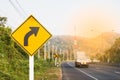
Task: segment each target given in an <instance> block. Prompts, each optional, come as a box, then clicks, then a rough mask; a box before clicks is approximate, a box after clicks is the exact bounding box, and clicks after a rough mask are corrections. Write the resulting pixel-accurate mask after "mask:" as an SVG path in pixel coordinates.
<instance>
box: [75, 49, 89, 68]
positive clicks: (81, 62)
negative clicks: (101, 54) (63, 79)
mask: <svg viewBox="0 0 120 80" xmlns="http://www.w3.org/2000/svg"><path fill="white" fill-rule="evenodd" d="M75 56H76V57H75V67H86V68H88V67H89V58H88V57H87V56H86V55H85V52H83V51H77V52H76V55H75Z"/></svg>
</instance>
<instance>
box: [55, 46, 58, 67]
mask: <svg viewBox="0 0 120 80" xmlns="http://www.w3.org/2000/svg"><path fill="white" fill-rule="evenodd" d="M57 54H58V53H57V46H56V47H55V55H57ZM55 66H57V57H55Z"/></svg>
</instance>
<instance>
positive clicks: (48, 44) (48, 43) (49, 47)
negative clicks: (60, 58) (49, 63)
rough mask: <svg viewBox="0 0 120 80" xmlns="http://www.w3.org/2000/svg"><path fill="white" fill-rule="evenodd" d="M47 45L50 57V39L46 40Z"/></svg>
mask: <svg viewBox="0 0 120 80" xmlns="http://www.w3.org/2000/svg"><path fill="white" fill-rule="evenodd" d="M47 44H48V45H47V46H48V59H50V41H48V43H47Z"/></svg>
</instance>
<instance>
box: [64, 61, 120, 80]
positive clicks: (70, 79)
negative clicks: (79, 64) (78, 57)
mask: <svg viewBox="0 0 120 80" xmlns="http://www.w3.org/2000/svg"><path fill="white" fill-rule="evenodd" d="M62 80H120V67H112V66H105V65H95V64H94V65H93V64H90V65H89V68H76V67H75V65H74V62H64V63H62Z"/></svg>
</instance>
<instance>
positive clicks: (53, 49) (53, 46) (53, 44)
mask: <svg viewBox="0 0 120 80" xmlns="http://www.w3.org/2000/svg"><path fill="white" fill-rule="evenodd" d="M53 55H54V44H53V45H52V60H54V58H53Z"/></svg>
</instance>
